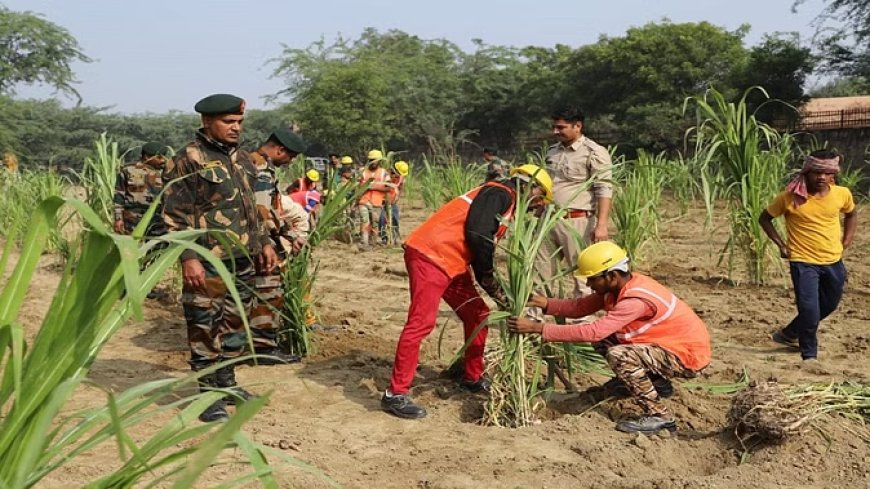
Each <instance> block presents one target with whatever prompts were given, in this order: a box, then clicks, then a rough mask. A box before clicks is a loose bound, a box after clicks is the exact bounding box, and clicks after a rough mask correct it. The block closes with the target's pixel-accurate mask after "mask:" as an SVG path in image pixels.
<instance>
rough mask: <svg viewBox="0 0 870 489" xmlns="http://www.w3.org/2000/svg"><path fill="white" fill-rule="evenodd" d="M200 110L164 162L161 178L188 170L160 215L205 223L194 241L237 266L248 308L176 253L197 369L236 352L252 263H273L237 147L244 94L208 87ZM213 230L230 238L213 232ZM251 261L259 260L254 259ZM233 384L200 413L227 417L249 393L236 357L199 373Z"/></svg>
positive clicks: (174, 223) (207, 383)
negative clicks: (189, 132) (186, 138)
mask: <svg viewBox="0 0 870 489" xmlns="http://www.w3.org/2000/svg"><path fill="white" fill-rule="evenodd" d="M194 110H196V111H197V112H198V113H200V114H202V128H201V129H200V130H199V131H198V132H197V134H196V139H195V140H194V141H193V142H192V143H190V144H188V145H187V146H186V147H184V148H182V150H181V151H179V153H178V154H177V155H176V156H175V158H174V159H173V160H172V161H171V162H169V163H167V165H166V170H165V172H164V180H166V181H169V180H173V179H176V178H181V177H185V178H184V179H183V180H180V181H178V182H176V183H174V184H173V185H171V186H170V187H169V188H168V189H167V190H166V193H165V202H164V208H163V213H164V220H165V222H166V225H167V227H168V229H169V231H182V230H189V229H200V230H208V231H209V233H208V234H204V235H203V236H202V237H201V238H199V241H198V242H199V244H200V245H202V246H204V247H205V248H208V249H209V250H210V251H211V252H212V253H214V254H215V255H217V256H218V257H220V258H221V259H222V260H223V261H224V265H226V267H227V268H228V269H229V270H231V271H232V272H233V273H234V274H235V282H236V288H237V290H238V292H239V295H240V296H241V302H242V306H243V307H244V308H245V311H239V310H237V307H236V305H235V302H234V301H233V299H232V297H231V296H230V295H229V294H228V293H227V287H226V285H225V284H224V283H223V281H222V280H221V279H220V277H219V276H218V275H217V273H216V271H215V269H214V268H213V267H212V266H211V265H210V264H209V263H208V262H207V261H205V260H202V259H201V258H200V257H199V255H197V253H196V252H194V251H192V250H188V251H185V252H184V253H182V255H181V264H182V276H183V279H184V289H183V295H182V303H183V306H184V316H185V319H186V321H187V337H188V341H189V343H190V357H191V358H190V365H191V368H193V370H194V371H196V370H202V369H205V368H207V367H209V366H211V365H214V364H215V363H217V362H219V361H221V360H225V359H229V358H235V357H238V356H239V355H241V354H242V353H243V351H244V346H245V343H246V341H247V338H246V334H245V330H244V327H243V325H242V320H241V313H242V312H244V313H245V314H246V315H247V316H249V317H250V313H251V309H252V308H253V306H254V295H253V293H252V289H253V288H254V286H255V276H256V271H255V266H256V267H257V269H258V270H260V271H261V272H262V273H270V272H271V271H272V270H274V269H275V267H276V266H277V265H278V256H277V255H276V254H275V250H274V249H273V248H272V244H271V241H270V239H269V235H268V233H266V231H265V228H264V227H263V225H262V223H261V222H260V220H259V219H258V216H257V209H256V203H255V200H254V192H253V186H254V185H253V182H254V181H255V179H256V175H257V170H256V168H254V165H253V164H252V163H251V157H250V155H249V154H248V153H247V152H245V151H242V150H240V149H239V147H238V144H239V136H240V134H241V130H242V121H243V120H244V112H245V101H244V100H242V99H240V98H239V97H236V96H233V95H227V94H216V95H210V96H208V97H206V98H204V99H202V100H200V101H199V102H197V104H196V106H195V107H194ZM217 234H223V235H224V237H226V238H228V239H232V244H226V242H227V241H226V240H223V241H221V240H219V239H217V236H216V235H217ZM255 262H256V263H255ZM215 387H217V388H224V389H230V390H231V392H233V395H232V396H228V397H227V398H224V399H220V400H218V401H216V402H215V403H214V404H212V405H211V406H209V407H208V408H206V409H205V411H203V412H202V413H201V414H200V416H199V418H200V420H202V421H205V422H208V421H219V420H223V419H226V418H227V417H228V414H227V410H226V404H227V403H230V404H234V403H235V402H236V400H245V399H249V398H251V397H252V395H251V394H250V393H248V392H247V391H245V390H244V389H242V388H241V387H239V386H237V385H236V379H235V368H234V365H231V366H227V367H222V368H220V369H218V370H217V371H216V372H214V373H213V374H210V375H204V376H202V377H200V388H201V389H202V390H208V389H211V388H215Z"/></svg>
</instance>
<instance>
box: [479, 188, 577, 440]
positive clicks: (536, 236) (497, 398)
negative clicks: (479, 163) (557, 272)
mask: <svg viewBox="0 0 870 489" xmlns="http://www.w3.org/2000/svg"><path fill="white" fill-rule="evenodd" d="M564 214H565V211H564V210H562V209H559V210H557V209H555V208H554V207H553V206H547V209H546V210H545V211H544V214H543V215H542V216H541V217H540V218H538V217H535V216H534V215H533V213H531V212H529V198H528V195H527V194H526V193H525V192H523V189H522V187H520V188H519V189H518V193H517V201H516V210H515V213H514V218H513V219H512V220H511V221H510V223H508V234H507V238H506V239H505V240H504V241H505V242H504V243H503V244H502V245H500V247H502V248H503V249H504V250H505V252H506V253H507V275H506V276H504V277H502V276H501V275H496V279H497V280H498V282H499V286H500V287H501V288H502V290H504V292H505V295H506V297H507V302H508V304H507V310H506V311H496V312H493V313H491V314H490V317H489V319H488V322H490V323H493V324H498V326H499V338H500V340H501V342H500V348H499V350H498V352H497V353H496V358H494V359H492V360H490V361H489V362H488V365H489V366H488V370H489V371H490V377H491V378H492V386H491V388H490V398H489V400H488V401H487V403H486V404H485V405H484V422H485V423H486V424H490V425H495V426H508V427H521V426H529V425H530V424H531V423H533V422H534V420H535V419H536V417H535V413H536V412H537V411H538V410H539V409H540V408H541V407H542V405H543V401H544V399H543V397H542V396H543V394H544V393H545V389H544V388H543V386H541V385H540V381H541V372H542V369H543V365H544V359H543V356H542V352H541V342H540V341H536V340H535V339H534V338H532V337H530V336H527V335H522V334H516V333H511V332H510V330H508V328H507V325H506V324H505V322H504V320H505V319H507V318H508V317H510V316H518V317H523V316H524V314H525V309H526V302H527V301H528V299H529V296H530V295H531V293H532V292H533V291H534V290H535V287H536V283H535V278H536V277H537V271H536V270H535V259H534V257H535V256H537V254H538V250H539V249H540V248H541V246H542V245H543V243H544V241H545V240H546V239H548V238H547V237H548V236H549V233H550V231H551V230H552V229H553V227H554V226H555V225H556V223H557V222H558V221H559V220H560V219H562V217H563V216H564Z"/></svg>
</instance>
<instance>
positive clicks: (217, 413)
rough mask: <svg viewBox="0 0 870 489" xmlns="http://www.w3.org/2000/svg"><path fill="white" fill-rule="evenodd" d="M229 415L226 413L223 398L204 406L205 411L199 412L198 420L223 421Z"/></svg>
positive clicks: (205, 421)
mask: <svg viewBox="0 0 870 489" xmlns="http://www.w3.org/2000/svg"><path fill="white" fill-rule="evenodd" d="M229 417H230V415H229V413H227V404H226V403H225V402H224V400H223V399H218V400H217V401H215V402H213V403H211V405H210V406H209V407H207V408H205V411H203V412H202V413H200V415H199V420H200V421H202V422H203V423H211V422H212V421H225V420H227V419H229Z"/></svg>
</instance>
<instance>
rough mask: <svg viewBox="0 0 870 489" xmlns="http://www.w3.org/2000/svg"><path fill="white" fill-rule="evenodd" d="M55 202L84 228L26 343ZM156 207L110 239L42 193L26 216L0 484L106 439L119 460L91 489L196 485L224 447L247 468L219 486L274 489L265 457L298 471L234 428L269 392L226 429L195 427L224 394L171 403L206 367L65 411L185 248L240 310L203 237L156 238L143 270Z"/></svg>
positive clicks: (5, 349)
mask: <svg viewBox="0 0 870 489" xmlns="http://www.w3.org/2000/svg"><path fill="white" fill-rule="evenodd" d="M63 206H68V207H70V208H71V209H74V210H75V212H77V213H78V214H79V215H80V216H81V218H82V219H83V220H84V221H85V222H86V226H85V231H83V233H82V237H81V239H80V240H78V241H77V242H78V243H80V244H79V246H78V247H76V248H75V250H74V251H75V253H74V254H73V255H72V256H71V258H70V261H69V262H68V264H67V266H66V269H65V270H64V273H63V275H62V277H61V279H60V283H59V285H58V287H57V289H56V291H55V294H54V298H53V300H52V302H51V306H50V307H49V309H48V312H47V314H46V316H45V318H44V319H43V322H42V324H41V326H40V327H39V329H38V333H37V335H36V337H35V339H34V340H33V341H32V342H31V343H30V344H27V343H26V342H25V331H24V327H23V326H22V325H21V323H20V322H19V317H18V316H19V312H20V311H21V308H22V305H23V304H24V300H25V294H26V292H27V290H28V287H29V282H30V280H31V278H32V276H33V274H34V271H35V269H36V267H37V263H38V260H39V256H40V254H41V253H42V252H43V251H44V249H45V246H46V242H47V238H48V235H49V232H50V229H51V226H52V222H53V221H55V220H56V219H57V216H58V213H59V212H60V210H61V209H62V207H63ZM155 208H156V205H152V207H151V209H150V210H149V211H148V213H146V215H145V218H143V220H142V222H141V223H140V225H139V226H138V227H137V228H136V229H135V230H134V232H133V234H132V235H130V236H122V235H116V234H113V233H112V232H111V230H110V228H109V227H107V226H106V225H105V223H104V222H103V217H104V216H100V215H98V214H97V213H96V212H94V211H93V210H92V209H91V208H90V207H89V206H88V205H86V204H85V203H83V202H80V201H77V200H66V199H63V198H61V197H58V196H54V197H49V198H48V199H46V200H45V201H43V202H42V203H41V204H40V205H39V206H38V207H37V208H35V209H34V210H33V212H32V214H31V219H30V220H29V225H28V228H27V235H26V237H25V238H24V241H23V243H24V244H23V246H22V247H21V254H20V257H19V259H18V261H17V263H16V265H15V268H14V270H13V271H12V273H11V275H10V276H9V279H8V280H7V282H6V283H5V285H4V287H3V289H2V292H0V365H2V368H3V375H2V377H0V487H10V488H27V487H35V486H37V485H39V483H40V482H41V481H42V480H43V479H44V478H45V477H46V476H48V475H49V474H52V473H54V472H56V471H58V470H60V469H61V468H62V467H63V466H65V465H67V464H70V463H71V462H73V461H75V460H76V458H77V457H80V456H82V455H83V454H85V453H87V452H89V451H92V450H101V451H104V450H105V449H106V446H107V445H108V446H111V445H110V444H112V443H113V442H114V445H115V446H116V449H117V454H118V459H119V462H120V464H119V465H117V466H115V465H114V464H113V466H112V468H105V470H104V475H101V476H100V477H99V478H98V479H96V480H93V481H91V482H90V483H89V484H88V485H87V487H134V486H136V487H146V486H147V487H153V486H155V485H161V486H166V487H175V488H187V487H193V486H194V485H195V483H196V481H197V480H198V479H199V478H200V477H201V476H202V474H203V473H204V472H205V471H206V470H207V469H208V468H209V467H210V466H211V465H212V464H213V463H214V462H215V461H216V459H217V457H218V456H220V455H221V454H223V453H225V452H227V451H231V452H233V453H235V454H236V455H237V456H238V457H244V459H246V460H247V462H248V463H249V464H250V466H251V467H252V469H253V470H252V471H242V472H240V473H236V474H233V475H231V476H230V477H231V480H229V481H227V482H226V483H225V485H224V487H231V486H235V485H238V484H241V483H244V482H247V481H250V480H252V479H259V481H260V482H261V483H262V484H263V486H264V487H269V488H277V487H279V484H278V480H277V479H276V477H275V474H274V473H273V470H272V469H271V468H270V467H269V465H268V462H267V460H268V459H272V460H273V461H280V462H281V463H289V464H294V465H301V463H300V462H298V461H296V460H293V459H291V458H289V457H287V456H285V455H284V454H282V453H281V452H279V451H277V450H273V449H270V448H268V447H265V446H262V445H260V444H257V443H254V442H253V441H251V440H250V439H249V438H247V436H245V435H244V434H242V433H241V431H240V428H241V426H242V424H243V423H244V422H245V421H247V420H248V419H250V418H251V417H252V416H253V415H254V414H256V412H257V411H258V410H259V409H260V408H261V407H262V406H263V405H264V404H265V403H266V402H268V394H267V395H265V396H263V397H261V398H259V399H256V400H252V401H249V402H246V403H244V404H241V405H239V406H238V407H237V410H236V413H235V415H234V416H232V417H231V418H230V419H229V421H228V422H227V423H225V424H219V423H217V424H216V423H211V424H200V423H197V422H196V418H197V416H198V415H199V414H200V413H201V412H202V411H203V410H204V409H205V408H206V407H207V406H208V405H210V404H211V403H212V402H214V401H215V400H217V399H218V398H220V397H222V396H224V395H226V393H224V392H208V393H204V394H195V395H191V396H185V395H181V398H180V399H178V398H176V400H174V401H170V402H166V401H167V396H169V395H170V394H175V393H176V390H177V389H178V388H179V387H183V386H191V385H193V384H194V383H195V381H196V375H203V374H208V373H210V371H208V370H206V371H202V372H198V373H197V374H196V375H191V376H189V377H186V378H184V379H167V380H159V381H155V382H149V383H147V384H143V385H140V386H136V387H133V388H131V389H129V390H127V391H125V392H123V393H120V394H112V393H109V394H107V398H108V399H107V403H106V404H105V405H103V406H99V407H96V408H90V409H85V410H80V411H74V412H67V410H66V404H67V401H68V400H69V399H70V397H71V396H72V394H73V393H74V392H75V390H76V389H77V387H78V386H79V385H80V384H81V383H82V382H83V381H84V380H85V379H86V377H87V375H88V372H89V369H90V367H91V365H92V364H93V362H94V360H95V359H96V358H97V355H98V354H99V353H100V351H101V350H102V348H103V347H104V346H105V345H106V343H107V342H108V341H109V339H110V338H111V337H112V336H113V335H114V334H115V333H116V332H117V331H118V330H119V329H120V328H121V327H122V326H123V325H124V323H125V322H126V320H127V319H128V318H130V317H131V316H136V317H138V318H141V315H142V302H143V299H144V297H145V294H147V292H148V291H150V290H151V289H152V288H153V287H154V285H155V284H156V283H157V281H158V280H159V279H160V277H161V276H162V275H163V273H164V272H165V271H166V270H167V269H168V268H169V267H171V266H172V265H173V264H175V263H176V262H177V260H178V259H179V257H180V255H181V253H182V251H183V250H185V249H193V250H195V251H197V253H199V254H200V255H201V256H202V257H204V259H207V260H208V261H209V262H211V263H212V264H213V265H214V266H215V267H216V269H217V270H218V273H219V274H220V275H221V277H222V278H223V279H224V281H225V282H226V283H227V284H228V287H229V288H230V292H231V293H232V295H233V296H234V298H235V300H236V302H237V304H240V301H239V297H238V293H237V291H236V290H235V288H234V287H233V285H232V284H233V281H232V280H231V276H230V273H229V271H228V270H227V269H226V268H225V267H224V266H223V265H222V263H221V261H220V260H219V259H218V258H216V257H215V256H214V255H212V254H211V253H209V252H208V250H206V249H204V248H202V247H201V246H199V245H197V244H196V243H195V240H196V238H197V237H198V236H199V233H200V232H199V231H185V232H179V233H172V234H169V235H167V236H164V237H162V238H161V239H162V240H165V241H167V242H168V243H169V246H168V247H167V248H166V249H165V250H163V251H162V252H159V253H157V254H156V255H155V256H154V257H153V258H154V259H153V261H151V262H150V264H149V265H148V266H147V267H145V268H144V269H143V270H142V271H141V272H140V265H139V264H140V262H141V259H142V257H144V256H145V255H146V254H148V253H150V252H152V251H154V247H155V246H156V244H157V243H156V241H155V240H151V241H148V242H143V241H142V237H143V235H144V232H145V227H146V225H147V223H148V222H149V220H150V218H151V216H152V215H153V213H154V211H155ZM10 249H11V247H9V246H7V247H6V250H5V252H4V255H3V258H2V259H0V264H3V265H4V267H5V264H6V263H8V258H9V255H8V253H9V250H10ZM214 368H217V366H215V367H214ZM158 420H159V421H158ZM155 421H157V422H159V426H160V427H159V429H157V431H156V433H154V434H153V435H152V436H150V438H148V439H147V440H145V441H144V442H137V441H135V440H134V439H133V437H132V436H131V435H130V433H129V430H130V429H131V428H133V427H136V426H140V425H142V426H153V425H154V422H155ZM305 468H306V469H307V470H312V469H310V468H308V467H307V466H305ZM315 473H316V471H315Z"/></svg>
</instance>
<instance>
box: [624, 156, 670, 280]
mask: <svg viewBox="0 0 870 489" xmlns="http://www.w3.org/2000/svg"><path fill="white" fill-rule="evenodd" d="M667 169H668V161H667V158H666V157H665V155H664V154H663V153H662V154H658V155H651V154H649V153H647V152H646V151H643V150H639V151H638V154H637V159H636V160H629V161H623V162H621V163H619V164H617V165H614V169H613V178H614V180H616V183H617V185H618V187H617V189H616V194H615V195H614V197H613V211H612V216H613V220H614V223H615V224H616V229H617V233H616V237H615V238H616V242H617V243H619V244H620V245H621V246H622V247H623V248H625V250H626V251H627V252H628V255H629V257H630V258H631V261H632V262H635V263H636V262H639V261H640V258H641V252H642V247H643V246H644V245H645V244H646V243H647V242H649V241H651V240H655V239H658V236H659V231H658V223H659V220H660V218H661V215H660V212H659V203H660V202H661V196H662V190H663V188H664V186H665V182H666V180H667Z"/></svg>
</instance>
